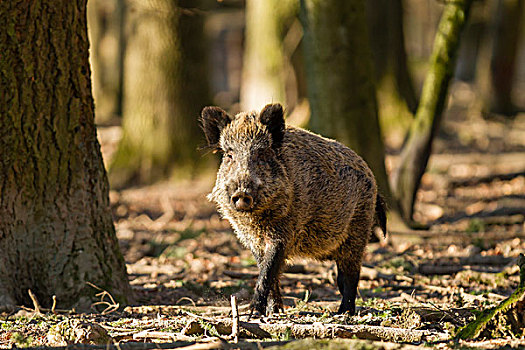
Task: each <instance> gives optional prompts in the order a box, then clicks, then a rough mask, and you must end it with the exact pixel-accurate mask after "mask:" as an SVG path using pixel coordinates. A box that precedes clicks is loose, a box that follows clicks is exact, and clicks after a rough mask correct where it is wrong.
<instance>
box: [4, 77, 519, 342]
mask: <svg viewBox="0 0 525 350" xmlns="http://www.w3.org/2000/svg"><path fill="white" fill-rule="evenodd" d="M469 101H472V92H471V91H470V90H469V88H468V87H467V86H463V85H461V84H456V86H455V88H454V90H453V94H452V95H451V107H450V108H449V110H448V112H447V116H446V118H445V120H444V122H443V126H442V128H441V131H440V133H439V136H438V138H437V140H436V141H435V143H434V154H433V156H432V157H431V160H430V164H429V167H428V171H427V173H426V174H425V175H424V177H423V181H422V188H421V190H420V192H419V193H418V203H417V206H416V214H415V218H416V219H417V220H418V221H420V222H422V223H426V224H428V225H429V226H430V228H429V230H426V231H410V230H401V229H395V228H392V229H390V230H389V233H388V237H387V240H386V241H385V242H381V243H374V244H370V245H369V248H368V250H367V253H366V256H365V259H364V267H363V271H362V277H361V280H360V282H359V296H358V300H357V305H358V310H357V315H356V316H352V317H349V316H338V315H334V314H333V311H335V310H336V309H337V306H338V304H339V301H340V296H339V293H338V291H337V288H336V287H335V283H334V279H335V269H334V264H332V263H319V262H312V261H295V262H294V264H293V265H291V266H290V267H289V268H288V269H287V270H286V272H285V273H283V276H282V277H281V285H282V292H283V297H284V303H285V310H284V313H282V314H279V315H276V316H273V317H263V318H259V317H254V318H252V319H250V320H249V319H248V308H247V305H248V303H249V300H250V296H251V294H252V291H253V287H254V284H255V282H256V277H257V274H258V270H257V267H256V265H255V261H254V259H253V257H252V256H251V254H250V252H249V251H247V250H246V249H245V248H243V247H242V246H241V245H240V244H239V242H238V241H237V239H236V238H235V236H234V235H233V234H232V230H231V228H230V226H229V224H228V222H226V221H225V220H222V219H220V217H219V216H218V214H217V213H216V211H215V208H214V206H213V205H212V204H211V203H209V202H208V201H207V200H206V197H205V195H206V193H208V192H209V191H210V189H211V186H212V181H213V179H212V178H210V179H208V180H201V181H198V182H191V183H179V184H171V183H163V184H158V185H154V186H150V187H141V188H131V189H126V190H123V191H111V193H110V200H111V207H112V210H113V215H114V219H115V225H116V230H117V236H118V238H119V241H120V245H121V248H122V251H123V254H124V257H125V260H126V263H127V268H128V272H129V275H130V281H131V285H132V287H133V290H134V292H135V302H134V303H133V305H131V306H127V307H125V308H124V309H123V310H121V309H119V310H115V308H114V307H112V306H115V305H113V304H114V303H113V302H112V301H111V299H110V297H109V296H108V295H101V299H102V300H103V301H104V302H105V304H100V305H97V306H94V310H93V313H90V314H86V313H83V314H81V313H74V312H72V313H56V314H53V313H47V314H37V313H34V312H32V311H31V310H27V309H25V310H20V311H18V312H17V313H16V314H11V315H6V314H4V315H0V347H11V346H17V347H23V346H59V345H65V344H67V342H68V340H69V341H75V342H84V343H89V342H90V341H91V342H94V343H102V344H104V343H107V342H112V343H120V345H119V348H122V349H124V348H148V347H147V345H144V344H143V343H145V342H146V343H152V342H153V343H158V344H157V345H155V346H151V344H150V346H149V348H154V347H157V348H175V347H180V346H183V347H187V348H188V349H190V348H191V349H197V348H198V349H208V348H209V349H211V348H252V349H258V348H261V347H265V348H266V347H270V346H286V347H289V348H297V349H301V348H307V347H310V348H315V347H317V348H328V347H330V348H348V347H355V348H378V349H396V348H407V349H408V348H411V347H413V346H414V345H423V344H424V345H427V346H432V347H438V348H444V349H448V348H460V347H461V348H501V347H504V346H506V347H509V346H510V347H519V346H522V347H525V335H523V336H521V338H520V337H519V336H518V337H517V336H515V335H512V334H511V333H510V331H509V329H508V327H507V328H506V327H500V328H497V327H494V328H493V329H491V332H492V334H490V335H488V334H484V335H482V337H481V338H479V339H476V340H473V341H460V342H454V341H451V340H450V339H451V338H452V336H453V335H454V334H455V332H456V331H457V330H458V329H459V328H460V327H462V326H464V325H465V324H466V323H467V322H469V321H471V320H472V319H473V318H474V317H475V315H476V313H477V312H479V311H480V310H483V309H487V308H490V307H493V306H495V305H497V304H498V303H500V302H501V301H502V300H504V299H505V298H507V297H508V296H509V295H510V294H511V293H512V292H513V291H514V290H515V289H516V287H517V286H518V283H519V268H518V267H517V266H516V259H517V257H518V255H519V254H520V253H525V240H524V237H525V223H524V221H525V114H520V115H518V116H517V117H516V118H514V119H506V118H503V117H495V118H491V119H484V118H482V117H480V116H479V115H476V114H473V113H471V112H470V111H471V109H472V105H471V103H470V102H469ZM99 134H100V138H101V142H102V146H103V151H104V154H105V156H106V157H110V156H111V152H112V150H113V149H114V146H115V142H116V140H118V135H119V129H118V128H104V129H100V132H99ZM396 161H397V156H396V155H395V153H394V154H391V155H389V156H388V159H387V165H388V167H389V168H390V169H392V168H393V167H395V164H396ZM231 296H235V300H236V302H237V304H238V308H239V315H240V317H239V321H240V326H239V330H238V331H239V333H238V335H239V338H240V340H239V343H237V344H235V343H234V342H233V339H232V337H231V332H232V325H233V323H234V320H235V318H234V317H233V318H232V306H231ZM233 329H234V330H235V329H237V328H236V327H235V326H233ZM305 337H309V338H310V339H309V340H296V339H299V338H305ZM311 338H325V340H318V341H317V343H316V344H315V345H313V344H312V340H311ZM331 338H340V339H338V340H333V339H331ZM343 338H353V339H347V340H343ZM356 338H358V339H356ZM97 339H98V341H97ZM326 339H331V340H330V341H329V342H327V340H326ZM361 339H365V340H361ZM130 344H134V345H130ZM139 344H140V345H139ZM100 348H101V349H102V348H104V347H100Z"/></svg>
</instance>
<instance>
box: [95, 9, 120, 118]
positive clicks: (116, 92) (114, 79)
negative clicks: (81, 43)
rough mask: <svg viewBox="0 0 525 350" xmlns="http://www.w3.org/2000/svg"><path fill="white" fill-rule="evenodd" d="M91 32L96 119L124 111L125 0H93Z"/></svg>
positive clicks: (111, 116) (113, 115)
mask: <svg viewBox="0 0 525 350" xmlns="http://www.w3.org/2000/svg"><path fill="white" fill-rule="evenodd" d="M87 11H88V33H89V42H90V43H91V48H90V62H91V67H92V81H93V95H94V98H95V106H96V110H95V113H96V118H95V119H96V122H97V123H105V122H108V121H109V120H111V118H114V117H115V116H117V115H120V114H121V113H122V106H121V102H122V74H123V72H122V70H123V57H124V33H123V24H124V0H90V1H89V2H88V10H87Z"/></svg>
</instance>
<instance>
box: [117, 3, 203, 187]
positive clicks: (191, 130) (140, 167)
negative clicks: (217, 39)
mask: <svg viewBox="0 0 525 350" xmlns="http://www.w3.org/2000/svg"><path fill="white" fill-rule="evenodd" d="M186 5H188V7H186ZM198 5H199V3H198V2H196V1H191V0H187V1H172V0H155V1H147V2H145V1H135V2H133V3H132V4H131V5H129V8H128V11H127V16H128V19H129V21H128V23H129V27H130V28H129V32H130V33H129V37H128V41H127V47H126V58H125V65H124V70H125V73H124V74H125V82H124V101H123V124H122V127H123V137H122V140H121V142H120V144H119V147H118V150H117V152H116V154H115V158H114V159H113V161H112V163H111V166H110V182H111V184H112V186H115V187H122V186H125V185H129V184H131V183H151V182H154V181H156V180H160V179H163V178H166V177H169V176H170V175H172V171H174V169H175V170H176V171H177V174H178V175H193V173H194V171H195V170H196V167H197V165H198V162H199V161H200V160H201V159H202V157H201V156H200V155H199V154H198V153H197V148H198V146H199V145H201V144H202V142H201V132H200V130H199V127H198V123H197V117H198V116H199V113H200V111H201V109H202V108H203V107H204V106H205V105H206V104H207V102H208V101H209V97H208V81H207V60H206V49H205V48H206V42H205V39H204V32H203V24H204V18H203V14H202V12H201V11H199V10H198V9H196V7H197V6H198Z"/></svg>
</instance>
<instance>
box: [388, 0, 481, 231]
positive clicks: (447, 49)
mask: <svg viewBox="0 0 525 350" xmlns="http://www.w3.org/2000/svg"><path fill="white" fill-rule="evenodd" d="M471 4H472V0H454V1H448V2H446V5H445V9H444V11H443V15H442V17H441V21H440V23H439V27H438V30H437V34H436V38H435V40H434V48H433V52H432V57H431V64H430V71H429V72H428V73H427V76H426V79H425V83H424V85H423V91H422V95H421V100H420V104H419V107H418V109H417V113H416V118H415V120H414V122H413V123H412V125H411V127H410V131H409V134H408V139H407V142H406V144H405V146H404V147H403V150H402V152H401V155H400V163H399V166H398V168H397V169H396V171H395V172H394V173H393V174H392V192H393V194H394V196H395V198H396V200H397V201H398V204H399V209H400V212H401V216H402V217H403V219H404V220H405V221H406V222H409V223H410V222H412V214H413V210H414V202H415V199H416V193H417V190H418V188H419V184H420V182H421V177H422V176H423V173H424V172H425V168H426V166H427V163H428V159H429V157H430V154H431V149H432V140H433V138H434V136H435V134H436V132H437V130H438V129H439V125H440V123H441V117H442V112H443V109H444V106H445V102H446V97H447V91H448V84H449V81H450V79H451V78H452V76H453V73H454V67H455V56H456V52H457V49H458V46H459V38H460V35H461V31H462V29H463V27H464V25H465V22H466V20H467V17H468V12H469V9H470V6H471Z"/></svg>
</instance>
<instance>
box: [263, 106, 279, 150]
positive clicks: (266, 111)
mask: <svg viewBox="0 0 525 350" xmlns="http://www.w3.org/2000/svg"><path fill="white" fill-rule="evenodd" d="M259 116H260V117H259V118H260V121H261V123H262V124H264V125H266V126H267V127H268V130H269V131H270V134H271V135H272V142H273V146H274V147H279V146H281V143H282V142H283V137H284V115H283V106H281V105H280V104H279V103H275V104H269V105H266V107H264V108H263V110H262V111H261V113H260V114H259Z"/></svg>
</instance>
